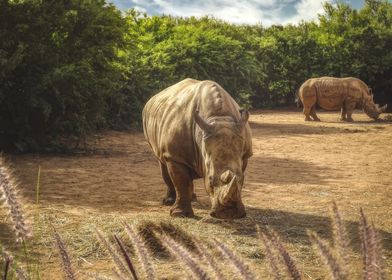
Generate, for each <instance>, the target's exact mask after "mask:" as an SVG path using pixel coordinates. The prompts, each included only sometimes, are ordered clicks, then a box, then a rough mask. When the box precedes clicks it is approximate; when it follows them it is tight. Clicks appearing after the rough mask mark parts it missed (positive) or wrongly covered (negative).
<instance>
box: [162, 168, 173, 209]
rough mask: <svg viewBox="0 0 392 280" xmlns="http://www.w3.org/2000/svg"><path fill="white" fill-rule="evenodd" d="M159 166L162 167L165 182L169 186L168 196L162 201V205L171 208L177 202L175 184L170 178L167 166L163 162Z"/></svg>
mask: <svg viewBox="0 0 392 280" xmlns="http://www.w3.org/2000/svg"><path fill="white" fill-rule="evenodd" d="M159 165H160V167H161V173H162V178H163V181H164V182H165V184H166V186H167V192H166V196H165V197H164V198H163V199H162V204H163V205H167V206H171V205H173V204H174V202H175V201H176V189H175V188H174V184H173V182H172V180H171V178H170V175H169V171H168V170H167V167H166V165H164V164H163V163H162V162H159Z"/></svg>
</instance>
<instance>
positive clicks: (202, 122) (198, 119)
mask: <svg viewBox="0 0 392 280" xmlns="http://www.w3.org/2000/svg"><path fill="white" fill-rule="evenodd" d="M194 118H195V122H196V123H197V124H198V126H199V127H200V128H201V129H202V130H203V131H204V132H209V133H210V132H211V131H212V125H211V124H209V123H208V122H206V121H205V120H204V119H203V118H202V117H201V116H200V114H199V110H196V111H195V113H194Z"/></svg>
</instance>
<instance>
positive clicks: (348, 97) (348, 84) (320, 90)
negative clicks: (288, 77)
mask: <svg viewBox="0 0 392 280" xmlns="http://www.w3.org/2000/svg"><path fill="white" fill-rule="evenodd" d="M298 101H299V102H302V104H303V113H304V115H305V121H310V120H311V118H310V116H311V117H312V118H313V120H314V121H320V119H319V118H318V117H317V115H316V104H317V105H318V106H320V107H321V108H323V109H324V110H341V118H340V119H341V120H342V121H349V122H352V121H353V119H352V117H351V115H352V113H353V111H354V109H363V110H364V112H365V113H366V114H367V115H368V116H369V117H371V118H373V119H375V120H376V119H378V117H379V115H380V114H381V113H383V112H385V111H386V109H387V105H385V106H383V107H379V106H378V104H374V101H373V94H372V93H371V89H370V88H369V87H368V86H367V85H366V84H365V83H364V82H363V81H361V80H359V79H357V78H352V77H349V78H333V77H320V78H312V79H309V80H307V81H306V82H304V83H303V84H302V86H301V87H300V89H299V91H298Z"/></svg>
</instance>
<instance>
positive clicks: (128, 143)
mask: <svg viewBox="0 0 392 280" xmlns="http://www.w3.org/2000/svg"><path fill="white" fill-rule="evenodd" d="M262 114H263V115H262V116H260V115H259V114H257V113H256V114H254V115H253V116H252V117H251V121H252V129H253V135H254V157H253V158H252V159H251V161H250V163H249V169H248V171H247V177H246V182H247V184H246V186H245V188H244V190H243V195H244V202H245V205H246V207H247V213H248V216H247V217H246V218H245V219H242V220H237V221H219V220H215V219H213V218H210V217H209V216H208V211H209V209H208V208H209V202H208V197H207V196H206V195H205V191H204V190H203V187H202V185H201V183H200V182H196V184H195V185H196V193H197V195H198V197H199V202H196V203H194V208H195V209H194V210H195V213H196V215H197V218H196V219H171V218H170V217H169V216H168V208H167V207H163V206H160V200H161V196H163V194H164V188H163V186H162V185H163V183H162V179H161V177H160V174H159V168H158V167H157V164H156V161H155V159H154V158H153V157H152V156H151V153H150V152H149V148H148V146H147V145H146V144H145V142H144V140H143V136H142V135H141V134H140V135H139V134H136V135H135V134H121V133H109V134H107V135H105V137H104V138H103V140H102V141H101V143H100V148H99V149H101V150H99V152H100V153H97V154H95V155H90V156H58V155H21V156H12V157H11V162H12V163H13V165H14V166H15V167H16V169H17V173H16V174H17V175H18V177H20V179H21V182H22V184H21V189H22V193H21V196H22V197H23V198H24V200H26V201H27V203H28V206H31V205H33V204H34V203H35V202H36V193H35V188H34V186H35V184H36V178H37V168H38V166H39V165H40V166H41V187H40V199H39V202H40V205H39V209H35V208H33V207H31V208H32V209H33V210H34V211H33V212H32V215H33V216H34V217H35V219H34V221H35V223H34V233H35V236H36V237H35V239H33V240H31V241H30V243H29V248H30V250H31V254H30V256H29V257H30V258H31V262H33V265H32V266H33V267H34V264H35V262H38V263H40V264H42V265H40V271H41V273H40V274H41V279H58V278H60V276H61V277H62V275H63V272H62V267H61V265H60V264H59V262H58V260H57V258H55V257H54V256H53V255H52V252H54V250H56V248H55V247H54V244H53V242H52V238H53V236H52V233H53V231H52V227H51V225H53V226H54V227H55V228H57V229H59V230H60V231H61V232H62V233H63V234H64V237H65V240H67V244H66V245H67V249H68V250H69V252H71V255H72V256H74V259H73V265H74V266H73V268H74V269H75V271H76V272H77V276H78V278H79V279H92V278H94V277H95V278H96V279H98V277H101V278H102V279H104V277H105V276H104V275H110V276H108V277H112V278H113V271H112V269H113V267H114V265H113V262H112V261H111V258H110V256H109V255H108V254H107V253H106V252H105V248H104V247H102V246H101V245H100V244H99V242H98V241H97V240H96V239H95V238H94V236H95V233H94V228H98V229H100V230H101V231H102V232H105V233H108V234H109V233H110V236H112V235H113V234H116V235H118V236H119V237H120V238H121V240H122V241H123V243H124V245H125V247H126V248H128V249H129V252H130V257H131V258H132V260H133V261H134V264H135V267H136V268H137V271H138V272H139V273H140V274H143V273H144V270H143V268H142V267H141V265H140V263H139V261H138V257H137V255H136V254H137V252H136V251H137V250H136V248H135V247H134V246H133V242H132V241H131V240H130V239H129V238H128V236H127V234H126V232H125V231H124V226H123V225H124V221H125V222H127V223H129V224H130V225H131V226H132V227H134V229H135V231H136V233H137V234H138V235H139V236H140V237H141V238H142V240H143V241H144V242H145V244H146V248H147V249H148V250H149V251H150V252H151V254H152V263H153V265H154V269H155V273H156V275H157V277H158V279H183V278H184V272H183V271H182V270H181V269H180V266H179V265H178V264H177V262H176V261H174V260H173V259H172V258H171V257H170V252H169V251H168V250H167V249H165V248H164V246H163V244H162V242H161V241H160V240H159V238H158V237H157V236H158V235H157V234H162V233H164V234H167V235H168V236H170V237H171V238H173V239H174V240H176V241H178V242H179V243H180V244H181V246H183V247H184V248H186V249H187V250H189V251H190V252H191V254H193V255H196V256H197V255H198V251H199V249H198V246H197V242H195V241H193V240H192V238H193V237H197V239H198V240H201V242H202V244H203V245H205V247H207V249H208V252H209V253H210V254H211V255H212V256H213V257H214V259H215V260H217V262H218V263H220V262H221V258H217V252H216V250H215V249H216V248H214V247H213V246H211V244H210V243H208V242H211V237H214V238H217V239H219V240H222V241H223V242H224V243H225V244H228V245H229V246H230V248H233V249H234V250H235V252H236V253H237V254H238V255H240V257H241V258H242V259H243V260H244V262H245V263H246V264H247V265H248V266H249V268H250V269H251V271H252V272H253V273H254V274H256V275H258V276H259V277H260V278H262V279H270V278H272V277H273V276H272V274H271V270H270V268H269V264H268V257H267V253H266V251H265V250H264V246H261V244H262V242H261V241H260V240H259V239H258V238H257V232H256V229H255V226H256V225H259V226H260V227H261V228H262V230H263V232H264V233H267V232H266V231H265V230H264V229H265V226H267V225H268V226H270V227H271V228H273V229H274V230H275V231H276V232H277V233H278V234H279V237H280V240H281V242H282V243H283V245H284V247H285V249H286V251H287V252H288V253H289V254H290V256H291V257H292V258H293V259H294V260H295V263H296V265H297V269H298V270H299V271H300V272H301V276H302V279H328V277H329V276H328V275H329V270H328V267H327V266H325V265H324V264H323V262H322V259H321V258H319V253H318V251H315V250H314V249H313V246H312V244H311V242H310V239H309V237H308V235H307V229H310V230H312V231H314V232H316V233H317V234H318V235H319V237H320V238H321V239H322V240H324V241H326V242H327V244H328V245H329V246H331V247H332V250H333V251H334V250H335V249H336V248H335V247H337V246H338V245H337V243H336V242H335V241H334V239H335V237H334V235H335V233H332V231H331V229H332V223H331V221H332V219H331V218H329V215H328V211H326V209H327V208H328V207H329V206H330V203H331V201H332V200H336V201H337V203H338V205H339V206H340V208H341V210H342V213H344V220H343V219H342V220H343V224H344V225H345V229H346V234H347V243H348V251H349V252H348V254H347V255H348V256H349V259H350V260H349V266H350V268H351V269H353V270H354V271H355V272H356V273H354V275H355V277H356V278H354V279H359V278H360V277H361V272H362V264H363V261H362V253H361V240H360V238H359V235H358V231H357V229H358V226H359V225H360V222H359V221H360V219H359V216H358V212H357V209H359V207H360V206H362V207H363V208H364V209H365V211H366V213H367V214H368V216H369V217H372V221H373V222H374V224H375V225H377V232H378V236H379V239H380V240H381V242H382V244H383V245H384V251H383V252H384V256H385V257H384V258H382V261H383V262H384V264H385V267H386V270H385V272H384V274H385V275H386V276H389V275H391V273H392V270H391V267H392V245H391V244H392V243H391V242H392V219H391V218H390V215H389V213H391V211H392V208H391V203H390V201H392V193H391V191H390V188H389V186H390V182H391V175H390V170H391V168H392V165H391V161H390V157H389V156H388V155H390V154H392V147H391V145H390V139H391V137H392V127H391V126H390V124H389V123H373V122H368V120H367V118H366V117H365V116H362V115H358V114H356V115H355V116H354V119H355V120H356V121H358V122H357V123H353V124H342V123H339V122H337V121H335V119H336V120H337V119H338V114H337V113H333V114H323V113H321V114H320V117H321V118H322V120H323V121H324V122H322V123H304V122H303V121H302V115H301V114H300V113H290V112H289V113H287V112H282V113H276V112H262ZM101 152H102V153H101ZM5 216H6V212H5V211H4V212H3V216H2V217H5ZM4 219H5V218H4ZM37 221H39V222H37ZM9 224H10V223H9V221H7V220H6V219H5V222H4V223H2V224H0V227H1V228H0V240H1V242H2V243H3V244H5V245H9V244H11V246H10V247H11V248H13V246H14V245H12V243H13V235H12V232H11V230H10V227H9V226H8V225H9ZM369 224H372V223H369ZM266 236H267V237H268V238H270V237H271V236H269V235H268V234H266ZM111 244H115V243H114V241H112V242H111ZM206 244H207V245H206ZM332 244H333V246H332ZM7 247H8V246H7ZM336 257H337V258H340V257H339V255H338V254H336ZM15 258H16V259H18V260H20V261H21V262H22V264H23V263H24V262H25V261H24V256H23V253H22V252H15ZM200 258H202V259H203V260H202V262H203V267H204V268H205V270H206V271H208V273H211V276H212V277H211V278H213V277H215V276H214V274H213V270H212V269H211V267H210V265H209V264H208V262H207V261H206V260H205V257H204V258H203V257H200ZM338 261H339V262H340V260H338ZM279 266H280V270H281V273H282V274H284V273H286V272H285V268H284V267H282V264H281V263H279ZM23 267H25V266H23ZM222 273H223V274H224V276H225V279H236V277H237V276H236V275H237V274H236V272H235V271H234V270H233V269H230V270H229V271H226V270H224V269H223V272H222ZM86 274H89V275H96V276H94V277H92V276H86ZM357 276H358V277H357Z"/></svg>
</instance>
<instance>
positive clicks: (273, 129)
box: [250, 122, 380, 137]
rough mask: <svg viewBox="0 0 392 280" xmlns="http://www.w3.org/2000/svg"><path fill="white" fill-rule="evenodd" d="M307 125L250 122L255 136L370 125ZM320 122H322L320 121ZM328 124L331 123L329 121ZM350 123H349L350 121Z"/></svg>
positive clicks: (347, 129)
mask: <svg viewBox="0 0 392 280" xmlns="http://www.w3.org/2000/svg"><path fill="white" fill-rule="evenodd" d="M311 123H314V122H310V123H309V125H306V124H297V123H291V124H282V123H279V124H278V123H256V122H250V126H251V129H252V132H253V135H254V136H255V137H258V136H263V135H264V136H268V135H287V134H289V135H290V134H298V135H304V134H309V135H312V134H316V135H317V134H323V135H325V134H338V133H358V132H367V131H368V130H369V129H370V127H368V125H371V124H372V123H371V122H369V123H368V122H360V123H361V124H366V126H363V127H362V126H359V125H360V124H359V122H358V123H352V127H347V123H345V124H346V125H345V126H342V127H331V126H323V125H319V126H314V125H310V124H311ZM321 124H322V123H321ZM329 124H331V123H330V122H329ZM350 124H351V123H350ZM355 124H357V125H355ZM374 124H375V125H380V123H374Z"/></svg>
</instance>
